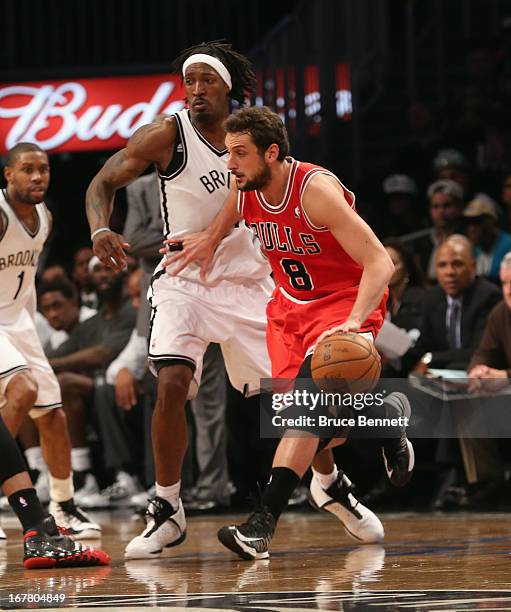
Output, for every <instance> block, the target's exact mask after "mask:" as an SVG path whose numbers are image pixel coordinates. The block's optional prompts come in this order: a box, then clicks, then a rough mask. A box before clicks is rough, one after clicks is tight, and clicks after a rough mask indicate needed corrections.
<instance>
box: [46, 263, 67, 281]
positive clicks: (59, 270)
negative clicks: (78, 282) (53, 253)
mask: <svg viewBox="0 0 511 612" xmlns="http://www.w3.org/2000/svg"><path fill="white" fill-rule="evenodd" d="M55 280H65V281H69V276H68V274H67V272H66V270H65V268H64V266H61V265H60V264H53V265H51V266H47V267H46V268H44V270H43V271H42V272H41V275H40V276H39V281H40V282H42V283H50V282H53V281H55Z"/></svg>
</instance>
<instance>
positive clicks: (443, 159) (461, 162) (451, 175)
mask: <svg viewBox="0 0 511 612" xmlns="http://www.w3.org/2000/svg"><path fill="white" fill-rule="evenodd" d="M433 171H434V173H435V176H436V178H437V179H449V180H451V181H454V182H456V183H458V185H460V187H461V189H462V196H464V197H467V195H468V194H469V193H470V183H471V181H470V166H469V163H468V162H467V160H466V158H465V156H464V155H463V154H462V153H460V151H458V150H457V149H442V150H441V151H439V152H438V154H437V156H436V157H435V159H434V161H433Z"/></svg>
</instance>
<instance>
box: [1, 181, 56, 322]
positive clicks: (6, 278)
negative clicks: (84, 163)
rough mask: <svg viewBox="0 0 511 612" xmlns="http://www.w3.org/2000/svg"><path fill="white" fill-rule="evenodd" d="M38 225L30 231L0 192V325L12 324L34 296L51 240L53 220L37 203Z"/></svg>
mask: <svg viewBox="0 0 511 612" xmlns="http://www.w3.org/2000/svg"><path fill="white" fill-rule="evenodd" d="M35 210H36V213H37V218H38V223H37V227H36V230H35V232H33V233H32V232H31V231H30V230H29V229H28V228H27V227H26V226H25V225H24V224H23V223H22V222H21V221H20V220H19V219H18V217H17V216H16V214H15V212H14V211H13V209H12V208H11V206H10V205H9V204H8V202H7V197H6V192H5V190H2V191H1V192H0V216H1V218H2V223H1V227H2V228H3V231H2V232H1V233H0V285H1V287H2V290H1V291H0V325H3V324H4V325H8V324H12V323H14V322H15V321H16V319H17V318H18V317H19V316H20V314H21V312H22V311H23V309H24V308H25V307H26V306H27V304H28V302H29V301H30V300H33V299H34V294H35V285H34V280H35V274H36V271H37V263H38V261H39V254H40V253H41V251H42V248H43V245H44V243H45V241H46V238H47V237H48V233H49V229H50V220H49V216H48V211H47V210H46V205H45V204H44V203H42V204H36V206H35Z"/></svg>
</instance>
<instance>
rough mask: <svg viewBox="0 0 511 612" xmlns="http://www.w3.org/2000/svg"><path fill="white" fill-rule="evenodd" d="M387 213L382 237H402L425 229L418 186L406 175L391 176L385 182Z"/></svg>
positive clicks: (383, 223)
mask: <svg viewBox="0 0 511 612" xmlns="http://www.w3.org/2000/svg"><path fill="white" fill-rule="evenodd" d="M382 186H383V193H384V194H385V200H386V213H385V215H384V219H383V222H382V227H381V232H380V233H381V235H382V236H384V237H386V236H402V235H403V234H408V233H409V232H413V231H414V230H418V229H420V228H421V227H425V225H426V223H425V220H424V219H421V217H420V213H419V212H418V207H417V185H416V184H415V181H414V180H413V179H412V178H410V177H409V176H408V175H406V174H391V175H390V176H387V178H386V179H385V180H384V181H383V185H382Z"/></svg>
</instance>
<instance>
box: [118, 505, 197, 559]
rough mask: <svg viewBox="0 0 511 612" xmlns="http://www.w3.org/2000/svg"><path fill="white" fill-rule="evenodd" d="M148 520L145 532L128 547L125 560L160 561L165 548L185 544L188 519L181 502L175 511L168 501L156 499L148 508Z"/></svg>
mask: <svg viewBox="0 0 511 612" xmlns="http://www.w3.org/2000/svg"><path fill="white" fill-rule="evenodd" d="M146 520H147V525H146V528H145V529H144V531H143V532H142V533H141V534H140V535H138V536H136V537H135V538H133V539H132V540H131V542H129V543H128V545H127V546H126V550H125V551H124V558H125V559H158V558H159V557H160V556H161V553H162V551H163V549H164V548H170V547H172V546H177V545H178V544H181V542H184V540H185V538H186V518H185V511H184V509H183V503H182V501H181V500H179V504H178V507H177V509H174V508H173V507H172V505H171V504H170V503H169V502H168V501H167V500H166V499H162V498H161V497H155V498H154V499H152V500H151V501H150V502H149V506H148V507H147V510H146Z"/></svg>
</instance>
